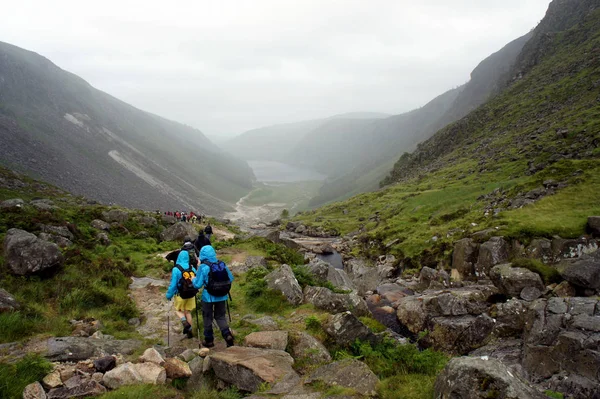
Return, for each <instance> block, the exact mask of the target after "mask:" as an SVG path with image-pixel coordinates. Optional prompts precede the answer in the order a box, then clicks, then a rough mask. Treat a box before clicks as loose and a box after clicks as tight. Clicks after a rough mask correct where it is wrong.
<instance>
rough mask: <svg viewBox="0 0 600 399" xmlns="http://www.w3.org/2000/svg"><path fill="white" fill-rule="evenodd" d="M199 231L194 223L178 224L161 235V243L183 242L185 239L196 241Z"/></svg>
mask: <svg viewBox="0 0 600 399" xmlns="http://www.w3.org/2000/svg"><path fill="white" fill-rule="evenodd" d="M197 235H198V231H196V228H195V227H194V225H193V224H192V223H184V222H178V223H175V224H174V225H172V226H170V227H168V228H167V229H165V230H164V231H163V232H162V233H160V239H161V241H183V239H184V238H185V237H191V238H192V239H195V238H196V236H197Z"/></svg>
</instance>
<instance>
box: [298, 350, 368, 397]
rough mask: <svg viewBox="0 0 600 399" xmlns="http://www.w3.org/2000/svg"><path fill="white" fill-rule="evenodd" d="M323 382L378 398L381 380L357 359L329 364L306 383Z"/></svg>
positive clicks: (312, 374) (316, 371)
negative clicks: (378, 385) (377, 389)
mask: <svg viewBox="0 0 600 399" xmlns="http://www.w3.org/2000/svg"><path fill="white" fill-rule="evenodd" d="M313 382H321V383H324V384H325V385H327V386H330V387H332V386H338V387H342V388H350V389H353V390H355V391H356V392H357V393H358V394H360V395H363V396H376V394H377V393H376V392H375V389H376V387H377V384H378V383H379V379H378V378H377V376H376V375H375V374H373V372H372V371H371V370H370V369H369V367H368V366H367V365H366V364H364V363H363V362H360V361H358V360H356V359H346V360H341V361H339V362H335V363H331V364H327V365H325V366H322V367H320V368H318V369H317V370H315V371H314V372H313V373H311V374H310V376H309V377H308V378H307V379H306V381H305V383H306V384H310V383H313Z"/></svg>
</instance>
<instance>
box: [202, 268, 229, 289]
mask: <svg viewBox="0 0 600 399" xmlns="http://www.w3.org/2000/svg"><path fill="white" fill-rule="evenodd" d="M204 264H205V265H207V266H208V267H209V269H210V271H209V272H208V283H207V284H206V291H208V293H209V294H210V295H212V296H225V295H228V294H229V290H231V280H229V274H228V273H227V266H225V263H224V262H223V261H217V263H210V262H204Z"/></svg>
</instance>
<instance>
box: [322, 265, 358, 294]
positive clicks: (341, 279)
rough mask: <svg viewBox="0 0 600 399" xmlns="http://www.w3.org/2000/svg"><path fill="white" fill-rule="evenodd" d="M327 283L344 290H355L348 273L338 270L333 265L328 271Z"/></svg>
mask: <svg viewBox="0 0 600 399" xmlns="http://www.w3.org/2000/svg"><path fill="white" fill-rule="evenodd" d="M327 281H329V282H330V283H331V284H333V286H334V287H336V288H339V289H342V290H347V291H352V290H354V289H355V287H354V283H352V280H350V277H348V275H347V274H346V272H345V271H344V270H342V269H336V268H335V267H333V266H331V265H329V267H328V269H327Z"/></svg>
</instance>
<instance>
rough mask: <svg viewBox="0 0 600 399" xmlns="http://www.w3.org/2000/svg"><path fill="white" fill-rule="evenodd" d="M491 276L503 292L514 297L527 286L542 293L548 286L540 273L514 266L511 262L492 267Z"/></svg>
mask: <svg viewBox="0 0 600 399" xmlns="http://www.w3.org/2000/svg"><path fill="white" fill-rule="evenodd" d="M490 278H491V279H492V281H493V282H494V285H495V286H496V287H498V288H499V289H500V291H501V292H502V293H503V294H506V295H508V296H511V297H513V298H518V297H519V296H520V295H521V292H522V291H523V290H525V289H526V288H535V289H537V290H539V293H540V294H541V292H543V291H544V289H545V288H546V287H545V286H544V283H543V282H542V279H541V277H540V275H539V274H537V273H534V272H532V271H531V270H528V269H524V268H521V267H512V266H511V264H510V263H507V264H504V265H499V266H495V267H494V268H492V270H491V271H490ZM525 295H527V294H525ZM538 296H539V294H538ZM523 299H526V298H523ZM533 299H537V297H536V298H533Z"/></svg>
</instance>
